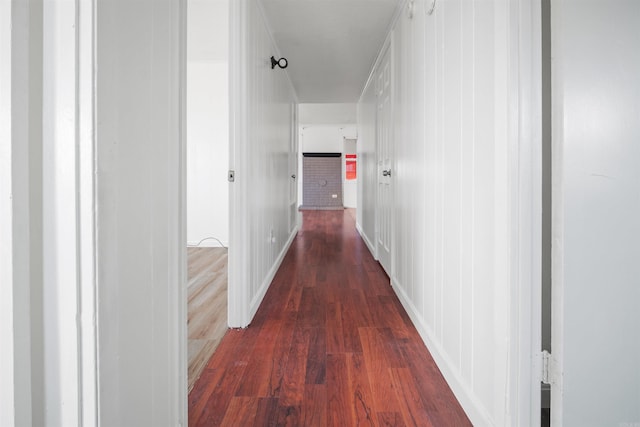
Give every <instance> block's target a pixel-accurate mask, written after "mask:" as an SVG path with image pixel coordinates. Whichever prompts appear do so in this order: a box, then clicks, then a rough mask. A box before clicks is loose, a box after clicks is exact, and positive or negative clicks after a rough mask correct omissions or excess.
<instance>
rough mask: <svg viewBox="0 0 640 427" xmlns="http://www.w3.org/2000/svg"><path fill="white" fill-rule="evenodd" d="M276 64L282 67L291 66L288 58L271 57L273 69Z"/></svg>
mask: <svg viewBox="0 0 640 427" xmlns="http://www.w3.org/2000/svg"><path fill="white" fill-rule="evenodd" d="M276 65H277V66H278V67H280V68H282V69H285V68H287V67H288V66H289V61H287V58H280V59H276V58H274V57H273V56H272V57H271V69H272V70H273V69H274V68H276Z"/></svg>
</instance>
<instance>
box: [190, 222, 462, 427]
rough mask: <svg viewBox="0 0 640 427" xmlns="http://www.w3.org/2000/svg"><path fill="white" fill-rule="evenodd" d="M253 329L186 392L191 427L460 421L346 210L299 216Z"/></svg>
mask: <svg viewBox="0 0 640 427" xmlns="http://www.w3.org/2000/svg"><path fill="white" fill-rule="evenodd" d="M303 217H304V221H303V227H302V230H301V231H300V232H299V234H298V236H297V238H296V240H295V241H294V243H293V245H292V246H291V248H290V250H289V252H288V253H287V255H286V258H285V260H284V261H283V264H282V266H281V268H280V270H279V271H278V273H277V275H276V277H275V278H274V280H273V283H272V285H271V288H270V289H269V291H268V293H267V295H266V297H265V299H264V301H263V303H262V305H261V307H260V309H259V311H258V313H257V314H256V317H255V319H254V321H253V323H252V324H251V325H250V326H249V327H248V328H247V329H244V330H230V331H228V332H227V334H226V335H225V337H224V338H223V339H222V342H221V343H220V345H219V347H218V349H217V350H216V352H215V353H214V355H213V357H212V358H211V360H210V361H209V363H208V364H207V366H206V367H205V369H204V371H203V373H202V375H201V377H200V379H199V380H198V381H197V382H196V384H195V386H194V388H193V390H192V392H191V393H190V395H189V425H190V426H220V425H222V426H360V425H366V426H436V427H440V426H468V425H471V423H470V422H469V420H468V418H467V417H466V415H465V414H464V412H463V410H462V408H461V407H460V405H459V403H458V401H457V400H456V398H455V397H454V396H453V393H452V392H451V390H450V389H449V387H448V385H447V383H446V382H445V380H444V378H443V377H442V375H441V373H440V371H439V370H438V368H437V367H436V365H435V363H434V361H433V359H432V358H431V355H430V354H429V351H428V350H427V349H426V347H425V346H424V344H423V342H422V340H421V339H420V336H419V335H418V332H417V331H416V329H415V328H414V327H413V325H412V323H411V321H410V320H409V317H408V316H407V314H406V312H405V311H404V309H403V307H402V306H401V304H400V302H399V301H398V299H397V298H396V296H395V294H394V293H393V291H392V289H391V287H390V285H389V278H388V277H387V276H386V274H385V273H384V271H383V270H382V269H381V267H380V266H379V264H378V263H377V262H376V261H375V260H374V259H373V258H372V257H371V254H370V253H369V251H368V250H367V248H366V246H365V244H364V242H363V241H362V239H361V238H360V236H359V235H358V233H357V231H356V229H355V223H354V220H353V213H352V212H348V211H305V212H304V213H303Z"/></svg>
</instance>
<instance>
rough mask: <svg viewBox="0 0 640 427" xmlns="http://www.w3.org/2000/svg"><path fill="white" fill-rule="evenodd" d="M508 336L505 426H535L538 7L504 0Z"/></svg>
mask: <svg viewBox="0 0 640 427" xmlns="http://www.w3.org/2000/svg"><path fill="white" fill-rule="evenodd" d="M508 13H509V14H510V17H509V22H510V28H509V35H510V36H509V46H508V50H509V63H510V66H509V73H510V74H509V80H510V85H509V86H510V88H509V94H510V95H509V104H510V105H509V109H510V111H511V113H510V118H509V122H510V125H509V130H508V132H509V140H510V141H512V142H511V143H510V144H509V151H510V157H511V161H510V163H511V165H512V167H511V179H510V182H512V186H511V188H510V190H509V192H510V195H509V197H510V198H511V209H512V212H511V215H510V216H511V218H512V221H513V223H512V224H511V232H510V234H511V246H512V251H511V252H512V255H511V280H510V282H511V283H512V286H511V290H510V294H511V297H510V306H511V310H510V311H511V315H510V319H511V325H512V327H511V339H510V346H509V347H510V348H509V354H510V356H509V360H510V362H509V364H510V367H509V374H508V375H509V384H508V390H507V391H506V396H507V399H508V404H507V408H506V409H507V411H509V414H507V418H506V420H507V422H508V424H510V425H540V409H541V401H540V378H541V370H540V369H541V363H540V358H539V355H540V351H541V340H542V325H541V322H542V301H541V292H542V270H541V269H542V264H541V262H542V261H541V260H542V241H541V238H542V237H541V236H542V98H541V94H542V89H541V88H542V74H541V67H542V59H541V36H542V26H541V25H542V24H541V6H540V3H539V2H531V1H528V0H520V1H518V2H511V3H509V11H508Z"/></svg>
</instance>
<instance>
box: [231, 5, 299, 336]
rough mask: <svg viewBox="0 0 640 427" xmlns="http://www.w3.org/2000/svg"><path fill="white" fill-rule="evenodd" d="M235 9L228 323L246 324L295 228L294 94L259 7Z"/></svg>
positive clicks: (295, 101) (291, 238) (232, 15)
mask: <svg viewBox="0 0 640 427" xmlns="http://www.w3.org/2000/svg"><path fill="white" fill-rule="evenodd" d="M230 6H231V17H232V21H231V22H232V24H231V25H232V27H231V29H232V34H231V37H232V39H231V46H232V48H231V55H232V57H231V77H232V81H231V84H232V86H231V95H230V96H231V100H232V103H233V104H232V108H231V115H232V119H231V120H232V123H233V126H232V128H231V135H232V153H231V162H230V168H231V169H233V170H235V172H236V180H235V182H234V183H233V184H232V185H231V187H230V188H231V189H230V191H231V203H232V211H233V212H235V215H233V216H232V217H231V218H230V220H231V242H230V248H229V325H230V326H232V327H244V326H247V325H248V324H249V323H250V321H251V319H252V318H253V315H254V314H255V312H256V310H257V309H258V306H259V305H260V302H261V301H262V298H263V297H264V295H265V293H266V291H267V289H268V287H269V285H270V283H271V280H272V278H273V277H274V275H275V273H276V271H277V268H278V267H279V265H280V262H281V261H282V258H283V257H284V254H285V253H286V250H287V249H288V247H289V245H290V243H291V241H292V240H293V237H295V232H296V229H295V228H293V232H290V231H291V229H292V228H290V224H289V218H290V211H289V201H290V197H289V196H290V182H291V171H290V167H289V152H290V150H291V147H292V144H291V140H292V138H295V136H296V135H295V131H294V129H296V126H295V123H293V120H294V118H293V108H292V106H294V105H295V104H297V99H296V94H295V91H294V89H293V86H292V85H291V82H290V80H289V78H288V75H287V73H286V71H285V70H282V69H279V68H276V69H274V70H272V69H271V65H270V59H269V58H270V57H271V56H272V55H274V56H278V55H279V52H278V49H277V46H276V45H275V43H274V42H273V39H272V37H271V32H270V30H269V28H268V27H267V25H266V21H265V19H264V15H263V12H262V9H261V7H260V6H259V4H258V2H256V1H253V0H234V1H233V2H232V4H231V5H230Z"/></svg>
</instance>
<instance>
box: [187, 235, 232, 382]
mask: <svg viewBox="0 0 640 427" xmlns="http://www.w3.org/2000/svg"><path fill="white" fill-rule="evenodd" d="M187 264H188V281H187V295H188V296H187V298H188V305H187V307H188V308H187V312H188V322H189V326H188V335H189V337H188V349H187V354H188V359H189V361H188V380H189V381H188V386H189V389H188V390H189V391H191V389H192V388H193V386H194V384H195V382H196V380H197V379H198V377H199V376H200V374H201V373H202V370H203V369H204V367H205V366H206V364H207V362H208V361H209V359H210V358H211V355H212V354H213V352H214V351H215V349H216V348H217V347H218V344H220V340H222V337H223V336H224V334H225V332H227V249H226V248H196V247H190V248H188V249H187Z"/></svg>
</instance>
